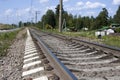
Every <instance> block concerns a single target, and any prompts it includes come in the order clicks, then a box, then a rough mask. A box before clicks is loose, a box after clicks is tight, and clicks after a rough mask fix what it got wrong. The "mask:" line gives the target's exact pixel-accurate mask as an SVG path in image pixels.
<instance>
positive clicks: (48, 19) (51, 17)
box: [42, 10, 56, 28]
mask: <svg viewBox="0 0 120 80" xmlns="http://www.w3.org/2000/svg"><path fill="white" fill-rule="evenodd" d="M42 22H44V24H45V25H46V24H49V25H51V26H52V27H53V28H55V26H56V20H55V14H54V12H53V11H52V10H48V11H47V12H46V14H45V15H43V17H42Z"/></svg>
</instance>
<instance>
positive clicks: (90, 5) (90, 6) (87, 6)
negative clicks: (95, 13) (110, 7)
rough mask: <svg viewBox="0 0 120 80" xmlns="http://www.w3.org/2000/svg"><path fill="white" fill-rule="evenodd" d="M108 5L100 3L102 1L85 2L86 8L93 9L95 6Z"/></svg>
mask: <svg viewBox="0 0 120 80" xmlns="http://www.w3.org/2000/svg"><path fill="white" fill-rule="evenodd" d="M105 6H106V5H105V4H103V3H100V2H94V3H93V2H90V1H87V2H86V3H85V8H91V9H94V8H99V7H105Z"/></svg>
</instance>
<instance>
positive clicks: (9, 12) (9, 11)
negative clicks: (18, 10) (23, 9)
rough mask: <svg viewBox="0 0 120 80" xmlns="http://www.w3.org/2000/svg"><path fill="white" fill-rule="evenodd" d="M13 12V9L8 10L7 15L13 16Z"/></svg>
mask: <svg viewBox="0 0 120 80" xmlns="http://www.w3.org/2000/svg"><path fill="white" fill-rule="evenodd" d="M12 12H13V10H12V9H7V10H6V11H5V15H11V14H12Z"/></svg>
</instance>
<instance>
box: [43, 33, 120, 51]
mask: <svg viewBox="0 0 120 80" xmlns="http://www.w3.org/2000/svg"><path fill="white" fill-rule="evenodd" d="M44 33H45V32H44ZM47 34H49V35H51V36H54V37H57V38H60V39H68V40H69V39H70V40H71V41H79V42H83V43H87V44H92V45H96V46H99V47H103V48H107V49H111V50H115V51H120V48H118V47H114V46H109V45H106V44H99V43H96V42H90V41H86V40H82V39H79V38H74V37H67V36H65V35H60V34H54V33H47Z"/></svg>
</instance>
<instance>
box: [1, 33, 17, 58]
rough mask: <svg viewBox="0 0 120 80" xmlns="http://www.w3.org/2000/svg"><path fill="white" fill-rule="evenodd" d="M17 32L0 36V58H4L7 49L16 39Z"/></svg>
mask: <svg viewBox="0 0 120 80" xmlns="http://www.w3.org/2000/svg"><path fill="white" fill-rule="evenodd" d="M17 32H18V31H15V32H9V33H1V34H0V57H1V56H5V55H6V53H7V49H8V48H9V46H10V44H11V43H12V41H13V39H14V38H15V37H16V34H17Z"/></svg>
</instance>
